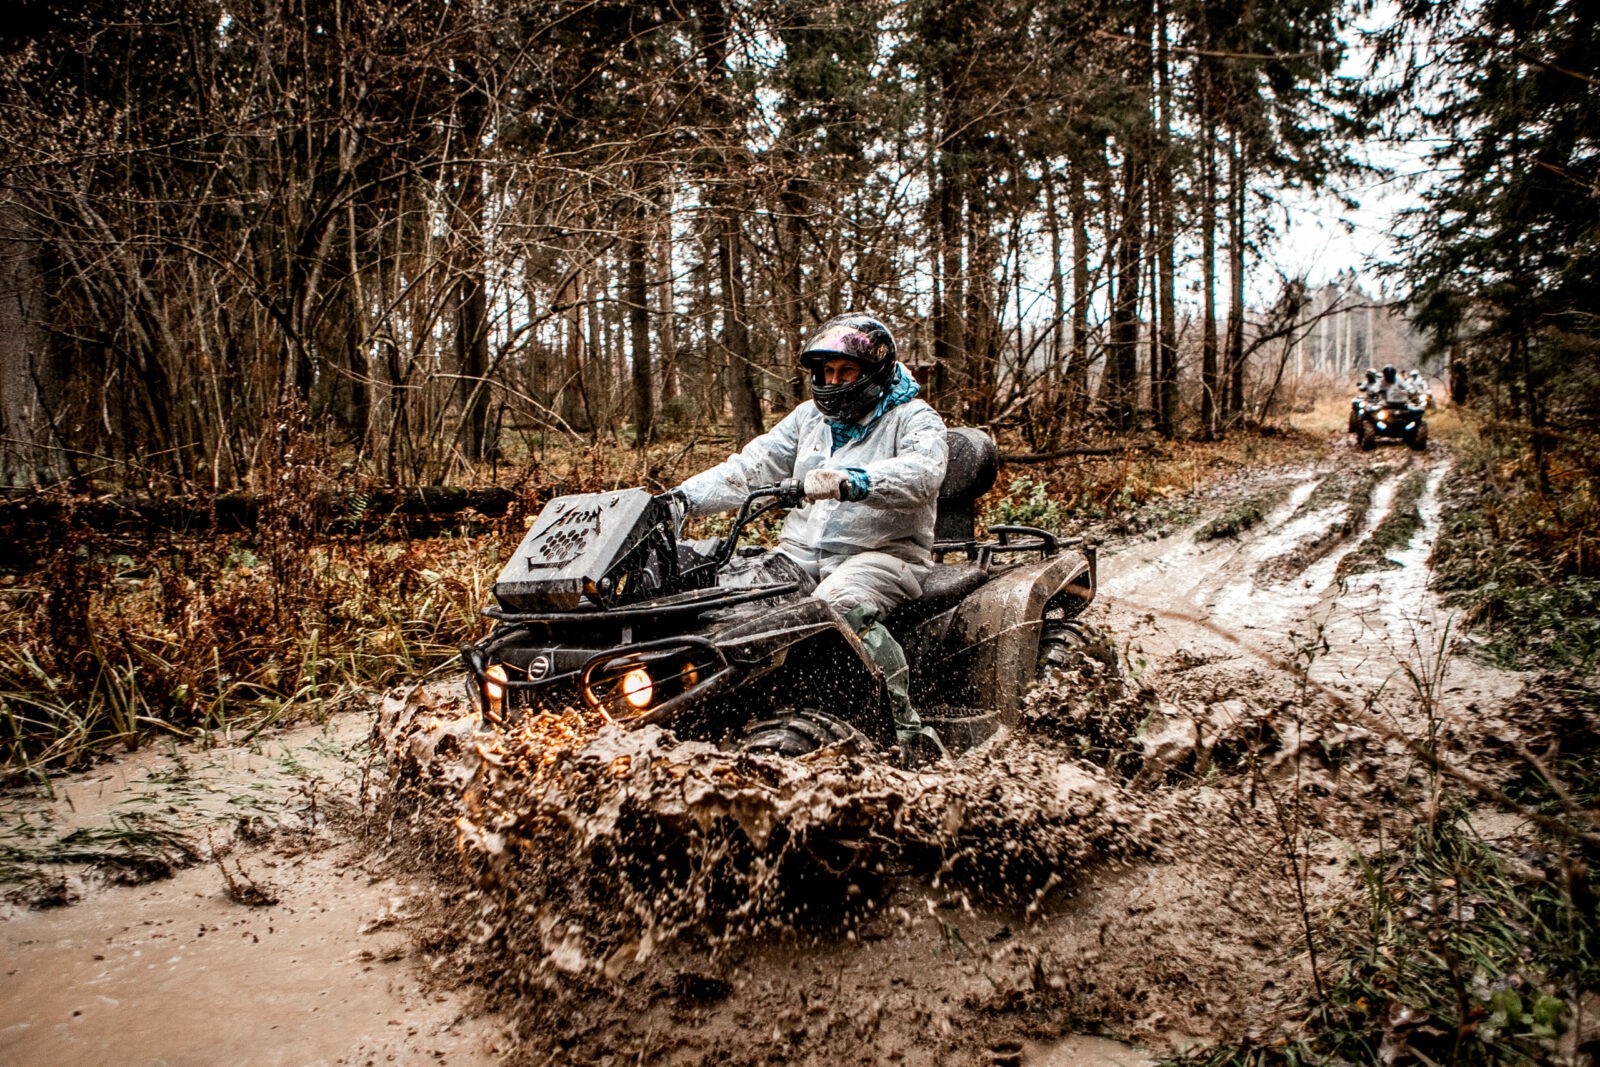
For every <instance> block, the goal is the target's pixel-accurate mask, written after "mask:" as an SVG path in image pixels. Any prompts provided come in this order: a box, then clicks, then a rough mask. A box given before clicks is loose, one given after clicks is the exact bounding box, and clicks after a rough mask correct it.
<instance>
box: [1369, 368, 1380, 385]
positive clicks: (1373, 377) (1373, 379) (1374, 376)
mask: <svg viewBox="0 0 1600 1067" xmlns="http://www.w3.org/2000/svg"><path fill="white" fill-rule="evenodd" d="M1377 381H1378V372H1377V371H1375V370H1373V369H1372V368H1371V367H1368V368H1367V384H1368V385H1375V384H1377Z"/></svg>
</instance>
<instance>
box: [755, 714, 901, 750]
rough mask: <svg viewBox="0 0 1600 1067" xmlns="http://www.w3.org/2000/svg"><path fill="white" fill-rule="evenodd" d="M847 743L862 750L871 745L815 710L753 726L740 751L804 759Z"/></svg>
mask: <svg viewBox="0 0 1600 1067" xmlns="http://www.w3.org/2000/svg"><path fill="white" fill-rule="evenodd" d="M844 741H849V742H853V743H855V744H857V745H859V746H860V747H862V748H866V747H868V745H869V742H868V741H867V737H866V735H865V734H863V733H862V732H861V731H860V730H857V729H856V728H855V727H854V726H851V725H850V724H849V723H847V722H845V721H844V720H842V719H836V718H834V717H833V716H832V715H829V714H828V713H827V712H823V711H818V710H816V709H815V708H787V709H784V710H783V711H780V712H779V713H778V714H777V715H776V716H774V717H773V718H770V719H766V720H764V721H762V722H758V723H754V724H752V725H751V726H750V728H749V729H748V730H746V731H745V735H744V741H743V742H742V743H741V744H740V746H739V747H740V748H742V749H743V750H744V751H746V752H766V753H770V754H772V755H776V756H804V755H806V754H808V753H811V752H815V751H817V750H818V749H822V748H827V747H828V746H829V745H836V744H839V743H840V742H844Z"/></svg>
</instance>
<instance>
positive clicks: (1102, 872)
mask: <svg viewBox="0 0 1600 1067" xmlns="http://www.w3.org/2000/svg"><path fill="white" fill-rule="evenodd" d="M1446 471H1447V467H1446V466H1445V464H1444V463H1443V462H1440V461H1437V460H1435V461H1433V462H1431V463H1430V462H1427V461H1424V460H1419V459H1417V458H1413V457H1409V456H1407V457H1403V458H1401V459H1400V460H1398V461H1395V460H1390V459H1387V458H1376V457H1374V458H1371V459H1369V458H1367V457H1362V458H1361V460H1360V461H1359V462H1358V463H1338V464H1334V463H1329V464H1326V465H1324V466H1319V467H1315V468H1308V469H1305V470H1292V471H1275V472H1272V475H1271V476H1270V478H1269V479H1268V482H1267V483H1264V484H1258V485H1254V486H1251V487H1247V490H1248V491H1247V493H1246V494H1245V495H1250V494H1252V493H1253V494H1255V495H1256V497H1257V498H1259V499H1260V500H1263V501H1265V502H1266V503H1264V504H1262V505H1260V506H1259V507H1258V508H1257V509H1256V516H1255V518H1254V519H1253V520H1252V523H1251V524H1250V528H1249V529H1248V530H1242V529H1241V530H1237V531H1235V532H1233V533H1232V534H1231V535H1229V536H1221V537H1217V536H1205V537H1196V536H1194V533H1195V532H1194V531H1191V532H1190V533H1188V534H1182V535H1179V536H1177V537H1172V538H1169V539H1163V540H1157V541H1150V542H1140V543H1135V544H1133V545H1131V546H1125V547H1122V548H1120V549H1117V550H1115V551H1113V552H1111V553H1110V554H1109V555H1108V557H1107V559H1106V563H1105V565H1104V567H1103V570H1102V574H1103V585H1102V589H1101V595H1100V598H1099V600H1098V601H1097V603H1096V605H1095V607H1094V608H1093V609H1091V618H1092V619H1093V621H1095V622H1097V623H1099V624H1101V625H1104V626H1107V627H1109V628H1110V629H1111V630H1112V631H1113V633H1114V634H1116V636H1117V640H1118V641H1119V643H1120V645H1121V647H1122V648H1123V650H1124V653H1125V654H1126V656H1127V658H1128V660H1129V663H1130V665H1131V669H1132V671H1133V673H1134V675H1135V676H1136V681H1135V683H1134V684H1133V685H1131V686H1128V687H1126V688H1119V687H1114V686H1107V685H1105V684H1104V681H1105V680H1104V679H1103V678H1096V677H1093V676H1089V677H1084V676H1073V677H1067V678H1062V679H1058V680H1057V681H1056V682H1055V683H1054V684H1050V685H1046V686H1044V687H1042V688H1041V689H1040V690H1039V691H1038V692H1036V693H1035V694H1034V695H1033V696H1032V697H1031V698H1030V706H1029V709H1028V713H1027V715H1026V716H1025V719H1026V722H1025V725H1024V727H1023V728H1022V729H1020V730H1018V731H1017V732H1014V733H1002V735H1000V736H999V737H997V738H996V739H994V740H993V741H991V742H989V743H987V744H986V745H984V746H980V748H979V749H976V750H974V751H973V752H971V753H969V754H968V755H967V756H965V757H963V758H962V759H961V760H959V761H957V762H956V763H955V764H954V765H953V766H947V767H943V768H940V769H937V770H933V771H925V772H922V773H917V774H910V773H906V772H902V771H897V770H894V769H891V768H888V767H886V766H884V765H883V764H882V763H881V762H879V761H877V760H874V759H871V758H867V757H864V756H863V755H862V754H859V753H851V752H826V753H820V754H818V755H816V756H814V757H811V758H809V759H807V760H804V761H790V760H766V759H763V758H760V757H753V756H748V755H733V754H729V753H726V752H719V751H717V750H716V749H714V748H711V747H708V746H704V745H697V744H686V743H678V742H676V741H674V740H672V739H671V737H670V736H669V735H665V734H662V733H659V732H656V731H652V730H641V731H637V732H634V733H631V734H629V733H623V732H620V731H618V730H617V729H616V728H613V727H605V728H594V727H589V728H585V727H581V726H579V725H577V724H576V723H575V722H574V721H572V720H545V721H542V722H541V723H536V724H534V725H533V726H531V727H529V728H528V729H526V730H524V731H523V732H521V733H518V734H512V735H507V736H503V737H500V738H497V739H492V740H491V739H485V738H482V737H475V736H474V735H473V734H472V732H471V729H470V713H469V710H468V709H467V707H466V705H465V703H464V702H463V701H461V700H460V699H458V698H456V697H455V696H453V695H452V694H450V693H448V692H446V691H443V690H422V691H417V692H413V693H411V694H408V695H405V696H395V697H392V698H391V699H390V700H389V701H388V702H387V704H386V707H385V710H384V713H383V716H382V721H381V731H382V734H383V739H384V743H385V744H386V745H387V747H388V748H389V750H390V751H391V753H393V756H394V758H393V760H392V762H391V775H392V780H391V783H390V791H389V794H388V799H387V803H388V804H389V805H390V810H391V812H392V813H393V818H394V819H395V823H394V824H395V825H396V826H397V827H401V828H403V829H402V832H403V833H409V834H412V835H414V836H416V837H420V838H421V839H422V840H424V841H425V842H426V843H428V845H429V847H430V848H431V849H432V850H433V851H435V852H436V853H437V854H440V855H444V856H449V854H450V852H451V848H452V845H459V848H460V851H461V857H462V861H463V862H462V866H461V868H460V869H459V876H460V877H461V879H462V882H461V885H462V889H461V896H460V898H459V901H458V903H457V905H456V909H455V910H454V912H451V913H448V914H442V915H441V916H440V918H439V922H440V924H441V927H442V928H445V929H453V930H455V931H457V933H458V934H459V936H460V943H461V945H462V951H461V954H460V958H459V964H460V966H461V968H462V974H463V976H466V977H470V978H472V979H474V980H476V981H479V982H481V983H483V985H484V987H485V989H486V990H487V992H488V994H489V999H490V1001H491V1002H492V1003H494V1004H496V1005H498V1006H500V1007H503V1008H505V1009H507V1010H508V1012H509V1013H510V1014H511V1015H512V1016H513V1017H514V1018H515V1019H516V1020H517V1021H518V1023H519V1025H520V1036H521V1040H522V1041H524V1042H525V1048H524V1051H525V1052H526V1053H527V1054H528V1055H529V1056H530V1057H531V1058H538V1057H539V1056H542V1055H546V1054H549V1053H552V1052H555V1051H558V1050H559V1051H561V1052H562V1053H564V1054H571V1055H578V1056H580V1057H581V1058H593V1059H596V1060H605V1059H607V1058H611V1057H615V1058H617V1059H619V1060H620V1059H624V1058H625V1059H628V1060H633V1059H635V1058H637V1057H643V1058H645V1059H651V1058H659V1057H662V1056H664V1055H666V1053H667V1050H677V1053H678V1054H680V1055H682V1056H683V1057H686V1059H685V1062H688V1061H691V1060H695V1059H698V1058H702V1057H707V1056H725V1057H729V1058H732V1059H733V1060H735V1061H739V1062H749V1061H758V1062H764V1061H769V1060H770V1061H802V1062H805V1061H814V1062H824V1061H826V1062H847V1061H851V1060H859V1061H861V1062H874V1061H876V1060H877V1059H879V1058H880V1057H881V1053H882V1051H883V1050H885V1049H902V1050H906V1052H907V1055H909V1056H910V1057H911V1058H912V1059H913V1060H915V1061H918V1062H943V1061H948V1062H972V1057H973V1056H974V1055H978V1056H980V1057H982V1056H987V1055H993V1056H994V1057H995V1058H996V1060H997V1062H1020V1061H1021V1059H1029V1060H1034V1059H1039V1058H1040V1057H1047V1055H1048V1051H1049V1046H1048V1043H1049V1042H1050V1041H1053V1040H1056V1039H1058V1038H1060V1037H1061V1036H1062V1035H1063V1034H1065V1033H1069V1032H1072V1031H1074V1030H1079V1029H1083V1028H1085V1027H1087V1028H1094V1029H1103V1030H1108V1031H1111V1032H1114V1033H1117V1034H1119V1035H1121V1036H1123V1037H1125V1038H1128V1039H1132V1040H1136V1041H1139V1042H1142V1043H1144V1044H1146V1045H1148V1046H1150V1047H1152V1048H1154V1049H1156V1050H1160V1051H1165V1052H1170V1051H1172V1050H1173V1049H1175V1048H1178V1047H1182V1046H1183V1045H1184V1044H1186V1043H1187V1042H1189V1041H1192V1040H1207V1041H1209V1040H1224V1041H1226V1040H1238V1039H1242V1038H1244V1037H1247V1036H1255V1037H1260V1038H1268V1039H1270V1037H1271V1035H1273V1034H1289V1033H1292V1032H1294V1030H1295V1028H1296V1026H1297V1025H1298V1024H1299V1020H1300V1019H1301V1018H1302V1016H1303V1014H1304V1012H1305V1011H1306V1000H1307V995H1308V993H1309V991H1310V989H1311V984H1312V982H1313V981H1314V980H1315V976H1314V975H1313V974H1312V973H1311V967H1310V961H1309V959H1308V957H1307V956H1306V955H1305V933H1306V926H1305V924H1306V922H1307V921H1308V918H1307V917H1308V916H1310V915H1313V914H1316V913H1318V912H1320V911H1323V910H1325V909H1326V907H1327V906H1328V905H1329V904H1330V903H1335V902H1337V901H1339V900H1341V899H1343V898H1344V897H1345V896H1346V895H1347V894H1348V893H1350V892H1352V890H1353V886H1354V881H1355V876H1354V875H1353V873H1352V870H1351V866H1350V864H1349V863H1348V858H1349V856H1350V854H1351V853H1352V852H1356V851H1359V850H1360V847H1361V844H1362V842H1363V841H1364V840H1365V839H1366V836H1367V835H1369V834H1370V833H1372V832H1373V831H1374V829H1376V828H1381V824H1382V822H1383V820H1384V819H1385V818H1386V816H1385V814H1384V808H1383V806H1382V805H1383V804H1384V803H1387V802H1390V801H1392V800H1394V799H1395V798H1396V797H1397V796H1399V795H1401V794H1404V793H1407V792H1408V791H1411V792H1414V791H1415V789H1416V787H1417V782H1416V780H1415V779H1414V777H1412V776H1411V770H1412V769H1413V767H1412V764H1411V763H1410V761H1409V751H1408V749H1407V747H1406V743H1405V739H1406V738H1407V737H1410V736H1418V735H1419V732H1421V731H1425V730H1427V729H1429V728H1430V726H1429V724H1430V722H1431V723H1432V726H1433V728H1434V729H1435V730H1436V731H1437V730H1438V729H1439V721H1440V720H1448V719H1449V717H1450V715H1451V712H1452V705H1456V706H1460V705H1462V704H1463V703H1464V702H1465V701H1466V700H1468V699H1469V698H1474V697H1484V698H1485V699H1487V697H1485V696H1484V691H1485V690H1486V689H1495V688H1496V687H1499V688H1500V689H1504V690H1507V691H1510V690H1514V689H1515V683H1514V680H1508V679H1505V678H1503V677H1500V676H1494V675H1486V674H1484V673H1483V672H1481V671H1477V670H1475V669H1473V670H1469V669H1467V668H1465V667H1463V666H1462V665H1461V664H1460V663H1459V662H1458V661H1455V660H1453V659H1452V658H1451V656H1450V653H1449V647H1448V645H1449V641H1450V637H1451V628H1450V624H1449V622H1448V620H1447V618H1446V616H1445V615H1444V614H1443V613H1442V612H1440V611H1439V610H1438V609H1437V607H1436V606H1435V602H1434V599H1433V597H1432V595H1431V594H1430V593H1429V592H1428V591H1427V570H1426V559H1427V556H1428V552H1429V549H1430V545H1431V539H1432V537H1433V536H1434V534H1435V531H1436V530H1437V528H1438V512H1439V488H1440V485H1441V483H1442V480H1443V479H1444V477H1445V475H1446ZM1236 496H1237V494H1236ZM1239 505H1240V500H1239V499H1237V498H1235V499H1231V500H1224V501H1222V502H1220V503H1218V504H1217V505H1215V506H1216V507H1217V509H1218V510H1219V511H1225V510H1226V509H1227V508H1229V507H1237V506H1239ZM1447 666H1448V667H1449V671H1450V673H1449V679H1448V680H1449V681H1450V682H1453V683H1456V684H1455V685H1454V688H1451V687H1450V686H1447V685H1446V684H1445V683H1446V681H1447V678H1446V668H1447ZM1490 695H1495V694H1490ZM1498 695H1500V696H1503V695H1505V694H1504V693H1503V692H1502V693H1499V694H1498ZM1446 729H1448V728H1447V727H1446ZM1391 831H1392V828H1391ZM1040 1042H1043V1043H1044V1044H1040Z"/></svg>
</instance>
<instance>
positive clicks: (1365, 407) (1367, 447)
mask: <svg viewBox="0 0 1600 1067" xmlns="http://www.w3.org/2000/svg"><path fill="white" fill-rule="evenodd" d="M1426 413H1427V400H1426V399H1425V398H1422V397H1418V396H1414V395H1413V396H1410V397H1408V398H1407V399H1406V402H1405V403H1403V404H1394V403H1390V402H1388V401H1387V400H1384V399H1383V398H1381V397H1380V398H1377V399H1370V398H1369V399H1365V400H1358V401H1356V410H1354V411H1352V412H1351V414H1350V432H1351V433H1353V434H1355V435H1356V444H1357V445H1359V446H1360V448H1361V451H1363V452H1371V451H1372V450H1373V449H1374V448H1377V447H1378V442H1379V440H1383V439H1389V440H1395V439H1398V440H1401V441H1404V442H1405V443H1406V445H1407V446H1408V447H1410V449H1411V450H1412V451H1413V452H1421V451H1423V450H1424V449H1426V448H1427V447H1428V424H1427V422H1426V421H1424V418H1423V416H1424V415H1425V414H1426Z"/></svg>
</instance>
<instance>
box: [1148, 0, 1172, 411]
mask: <svg viewBox="0 0 1600 1067" xmlns="http://www.w3.org/2000/svg"><path fill="white" fill-rule="evenodd" d="M1157 11H1158V19H1159V26H1158V30H1157V32H1158V33H1159V34H1160V45H1159V52H1158V57H1157V63H1158V65H1157V100H1158V103H1159V106H1160V109H1161V111H1160V119H1159V133H1158V138H1159V142H1158V144H1157V146H1156V175H1155V223H1156V239H1155V243H1156V292H1157V299H1156V303H1157V308H1156V320H1157V322H1158V324H1159V325H1158V333H1157V342H1156V345H1155V358H1154V363H1155V369H1154V371H1153V373H1152V381H1151V388H1152V390H1153V393H1154V395H1152V396H1151V398H1150V401H1151V405H1150V406H1151V407H1153V408H1155V411H1156V429H1157V430H1159V431H1160V432H1161V435H1162V436H1163V437H1167V438H1170V437H1172V436H1173V435H1174V433H1176V432H1177V424H1178V404H1179V396H1178V321H1177V320H1178V309H1177V296H1176V292H1175V290H1176V288H1177V269H1176V266H1175V264H1174V256H1175V255H1176V252H1175V250H1174V245H1175V244H1176V240H1177V229H1178V227H1177V220H1176V212H1175V210H1174V208H1173V202H1172V201H1173V195H1172V83H1171V76H1172V67H1171V55H1170V46H1169V43H1168V40H1167V29H1168V25H1167V5H1166V2H1165V0H1162V2H1161V3H1159V4H1158V5H1157Z"/></svg>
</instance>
